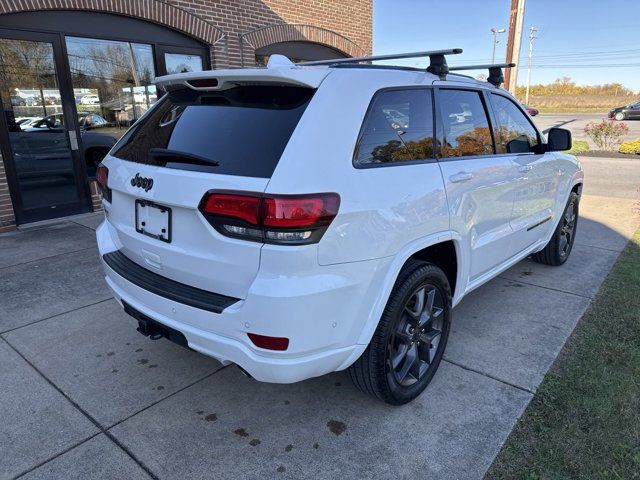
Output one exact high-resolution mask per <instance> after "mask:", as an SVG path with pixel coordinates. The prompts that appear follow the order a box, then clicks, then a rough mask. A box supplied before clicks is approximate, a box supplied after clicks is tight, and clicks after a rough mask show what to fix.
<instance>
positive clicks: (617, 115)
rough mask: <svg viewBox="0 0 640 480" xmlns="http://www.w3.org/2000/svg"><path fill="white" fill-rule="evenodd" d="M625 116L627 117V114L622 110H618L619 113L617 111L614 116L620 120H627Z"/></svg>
mask: <svg viewBox="0 0 640 480" xmlns="http://www.w3.org/2000/svg"><path fill="white" fill-rule="evenodd" d="M625 117H626V116H625V114H624V113H622V112H618V113H616V115H615V117H614V118H615V119H616V120H618V121H619V122H621V121H622V120H625V119H626V118H625Z"/></svg>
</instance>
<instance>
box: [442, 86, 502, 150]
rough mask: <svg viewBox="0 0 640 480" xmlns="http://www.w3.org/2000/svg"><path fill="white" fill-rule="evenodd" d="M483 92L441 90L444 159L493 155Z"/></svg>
mask: <svg viewBox="0 0 640 480" xmlns="http://www.w3.org/2000/svg"><path fill="white" fill-rule="evenodd" d="M480 95H481V94H480V92H472V91H469V90H441V91H440V95H439V98H440V110H441V112H442V123H443V128H444V138H445V142H444V145H443V146H442V156H443V157H466V156H472V155H491V154H493V140H492V138H491V131H490V130H489V121H488V120H487V112H486V111H485V108H484V105H483V103H482V99H481V97H480Z"/></svg>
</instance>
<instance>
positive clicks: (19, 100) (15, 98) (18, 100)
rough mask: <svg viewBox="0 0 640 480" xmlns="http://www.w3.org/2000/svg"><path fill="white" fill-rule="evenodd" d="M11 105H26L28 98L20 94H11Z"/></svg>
mask: <svg viewBox="0 0 640 480" xmlns="http://www.w3.org/2000/svg"><path fill="white" fill-rule="evenodd" d="M11 105H12V106H13V107H26V105H27V99H26V98H24V97H21V96H20V95H11Z"/></svg>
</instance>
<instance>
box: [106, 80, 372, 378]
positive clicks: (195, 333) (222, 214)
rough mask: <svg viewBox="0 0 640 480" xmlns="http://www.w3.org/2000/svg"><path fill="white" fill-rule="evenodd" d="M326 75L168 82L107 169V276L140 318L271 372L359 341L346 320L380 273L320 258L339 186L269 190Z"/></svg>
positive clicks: (291, 371)
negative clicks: (226, 84)
mask: <svg viewBox="0 0 640 480" xmlns="http://www.w3.org/2000/svg"><path fill="white" fill-rule="evenodd" d="M314 75H315V76H316V77H318V78H317V79H315V80H314V79H313V78H312V79H311V80H307V84H305V85H300V84H299V83H297V84H294V85H292V84H286V83H285V84H282V83H283V82H278V83H277V84H275V85H274V84H261V85H252V84H250V85H242V84H241V85H237V84H234V85H232V86H230V88H222V89H220V90H217V89H208V88H202V87H201V86H197V85H203V84H202V83H197V82H194V85H196V86H195V87H194V85H188V86H187V85H183V86H181V87H179V88H169V90H170V91H169V92H168V93H167V95H165V97H164V98H163V99H162V100H161V101H160V102H158V104H157V105H156V106H154V108H152V109H151V110H150V111H149V112H148V113H147V114H146V115H145V116H144V117H143V118H142V119H141V120H140V121H139V122H138V123H137V124H136V125H134V126H133V127H132V128H131V129H130V130H129V131H128V132H127V133H126V135H125V136H123V138H122V139H121V141H119V143H118V144H117V145H116V146H115V147H114V149H113V150H112V151H111V152H110V155H109V156H108V157H107V158H106V159H105V160H104V162H103V164H102V165H101V167H100V168H99V170H98V175H97V178H98V180H99V183H100V185H101V188H102V190H103V198H104V200H103V203H104V206H105V214H106V222H105V223H103V224H102V226H101V227H100V228H99V229H98V243H99V249H100V254H101V256H102V259H103V262H104V264H105V269H106V272H107V277H106V279H107V283H108V284H109V286H110V287H111V289H112V290H113V291H114V294H115V296H116V298H117V299H118V300H119V301H120V302H121V303H122V304H123V306H124V307H125V310H126V311H127V313H129V314H131V315H132V316H133V317H134V318H135V319H136V320H137V321H138V322H139V330H140V331H141V332H143V333H145V334H149V335H151V336H152V338H156V337H159V336H167V337H169V338H171V339H173V340H175V341H178V342H179V343H183V344H186V345H188V346H189V347H191V348H193V349H195V350H198V351H201V352H203V353H205V354H208V355H211V356H213V357H215V358H218V359H219V360H220V361H222V362H224V363H229V362H234V363H237V364H239V365H240V366H242V367H243V368H244V369H245V370H246V371H248V372H249V373H250V374H251V375H252V376H254V377H256V378H257V379H260V380H265V381H273V382H292V381H297V380H301V379H304V378H308V377H311V376H316V375H321V374H324V373H327V372H330V371H334V370H336V369H339V368H340V367H341V366H342V365H343V364H344V366H343V367H342V368H344V367H346V366H347V365H348V363H347V364H345V362H347V361H348V360H349V358H350V357H351V356H352V355H353V352H354V351H355V350H356V349H359V348H360V347H359V346H357V345H355V343H356V342H355V339H357V336H358V335H357V332H356V335H355V336H354V333H353V331H352V330H353V325H350V324H349V323H348V322H346V321H344V320H345V319H347V318H349V317H351V318H353V317H362V313H361V312H360V311H359V309H360V307H359V306H358V305H357V304H353V302H350V300H351V299H352V298H353V297H354V296H357V295H364V294H365V290H367V287H368V285H369V283H370V281H371V280H372V278H371V274H370V273H371V266H370V265H368V264H367V262H363V263H362V264H360V265H357V266H355V267H353V266H351V267H349V266H345V265H334V266H325V267H321V268H320V267H319V264H318V249H317V247H318V242H319V241H320V240H321V238H322V236H323V234H324V232H325V231H326V229H327V227H328V226H329V225H330V223H331V222H332V220H333V218H334V217H335V215H336V214H337V213H338V210H339V207H340V197H339V195H338V194H337V193H335V192H331V191H313V190H311V191H306V192H304V193H295V194H294V193H291V192H290V191H287V192H286V193H283V194H277V193H268V194H267V193H265V189H266V187H267V185H268V183H269V182H270V180H271V179H272V176H273V174H274V171H275V169H276V166H277V165H278V162H279V159H280V158H283V157H284V156H286V155H287V152H286V150H287V144H288V142H289V141H290V139H291V137H292V136H293V135H294V134H295V133H294V132H295V130H296V127H297V125H298V124H299V122H300V119H301V118H302V117H303V115H304V113H305V111H306V109H307V107H308V106H309V104H310V102H312V101H313V98H314V95H315V93H316V88H315V87H316V86H317V85H318V84H319V82H320V81H321V80H322V78H323V77H324V75H326V73H324V74H322V76H318V75H316V74H314ZM248 83H251V82H248ZM301 160H303V159H301ZM285 175H286V174H285ZM292 186H293V187H294V188H295V183H294V184H293V185H292ZM265 245H269V246H270V249H269V250H263V248H264V246H265ZM383 262H385V261H383ZM293 271H295V275H292V272H293ZM363 278H364V279H367V280H366V281H364V282H363ZM349 304H350V306H348V307H347V308H345V307H344V305H349ZM338 325H339V326H338ZM360 350H361V348H360Z"/></svg>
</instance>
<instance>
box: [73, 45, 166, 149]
mask: <svg viewBox="0 0 640 480" xmlns="http://www.w3.org/2000/svg"><path fill="white" fill-rule="evenodd" d="M66 44H67V55H68V57H69V67H70V69H71V78H72V83H73V93H74V96H75V102H76V108H77V110H78V114H79V115H83V116H84V117H85V119H88V120H90V121H89V122H86V121H85V122H83V123H84V124H85V125H84V127H83V128H86V129H91V128H93V129H96V128H98V127H99V128H100V132H101V133H105V134H110V135H113V136H116V137H119V136H121V135H122V134H123V133H124V130H125V129H126V128H127V127H128V126H129V125H131V124H132V123H133V122H135V121H136V120H137V119H138V118H140V116H142V114H143V113H144V112H146V111H147V110H148V109H149V107H150V106H151V105H153V104H154V103H155V102H156V101H157V95H156V88H155V86H154V85H153V79H154V78H155V75H156V72H155V68H154V63H153V48H152V46H151V45H146V44H141V43H130V42H121V41H113V40H98V39H92V38H80V37H66ZM93 120H95V122H94V121H93ZM103 120H104V121H103ZM105 123H106V124H107V126H105Z"/></svg>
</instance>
